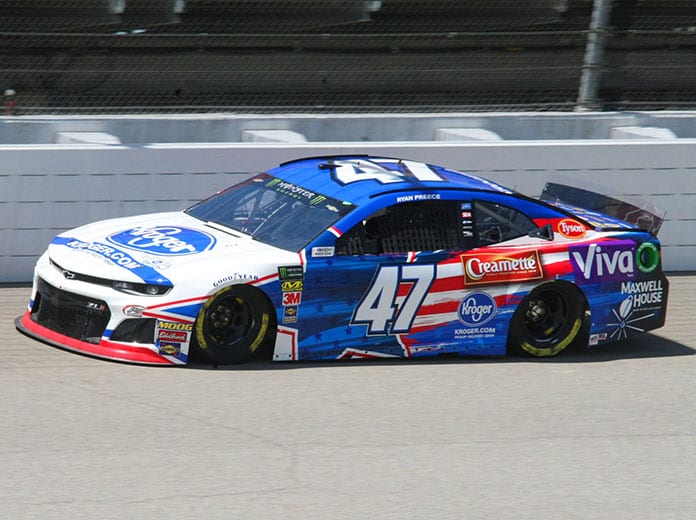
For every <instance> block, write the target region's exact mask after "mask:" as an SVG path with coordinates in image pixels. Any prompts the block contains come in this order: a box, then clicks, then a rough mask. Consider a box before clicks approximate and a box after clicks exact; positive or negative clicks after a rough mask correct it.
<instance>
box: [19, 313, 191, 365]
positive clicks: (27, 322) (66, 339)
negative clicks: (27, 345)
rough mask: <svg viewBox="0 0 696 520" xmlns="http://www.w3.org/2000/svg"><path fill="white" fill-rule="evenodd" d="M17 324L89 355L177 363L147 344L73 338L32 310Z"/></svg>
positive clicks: (24, 330)
mask: <svg viewBox="0 0 696 520" xmlns="http://www.w3.org/2000/svg"><path fill="white" fill-rule="evenodd" d="M15 326H16V327H17V330H19V331H20V332H22V333H23V334H26V335H27V336H30V337H32V338H34V339H38V340H40V341H43V342H45V343H48V344H49V345H53V346H55V347H60V348H62V349H66V350H70V351H72V352H78V353H80V354H85V355H88V356H94V357H98V358H102V359H109V360H112V361H125V362H128V363H138V364H143V365H175V364H177V363H176V362H175V361H174V360H172V359H169V358H168V357H165V356H161V355H159V354H157V353H156V352H154V351H152V350H150V349H149V348H148V347H146V346H142V347H141V346H133V345H124V344H121V343H115V342H112V341H108V340H104V339H101V340H100V341H99V342H98V343H91V342H88V341H82V340H79V339H75V338H71V337H70V336H66V335H65V334H61V333H58V332H55V331H53V330H51V329H49V328H46V327H44V326H42V325H39V324H38V323H36V322H35V321H33V320H32V318H31V312H30V311H27V312H26V313H24V314H23V315H22V316H20V317H18V318H17V319H16V320H15Z"/></svg>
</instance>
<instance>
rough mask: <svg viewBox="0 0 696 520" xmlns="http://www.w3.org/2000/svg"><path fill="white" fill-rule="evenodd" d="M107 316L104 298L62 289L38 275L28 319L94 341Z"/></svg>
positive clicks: (105, 324) (102, 328)
mask: <svg viewBox="0 0 696 520" xmlns="http://www.w3.org/2000/svg"><path fill="white" fill-rule="evenodd" d="M110 318H111V312H110V311H109V307H108V305H107V304H106V302H105V301H103V300H98V299H96V298H88V297H86V296H82V295H79V294H75V293H71V292H68V291H63V290H62V289H58V288H56V287H53V286H52V285H50V284H49V283H47V282H45V281H44V280H42V279H39V283H38V292H37V295H36V298H35V299H34V305H33V307H32V309H31V319H32V320H33V321H34V322H36V323H38V324H39V325H41V326H42V327H46V328H47V329H49V330H52V331H54V332H57V333H58V334H62V335H64V336H68V337H71V338H75V339H79V340H81V341H87V342H89V343H95V344H96V343H99V341H100V339H101V337H102V336H103V334H104V330H105V329H106V326H107V324H108V323H109V319H110Z"/></svg>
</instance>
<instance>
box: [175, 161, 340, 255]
mask: <svg viewBox="0 0 696 520" xmlns="http://www.w3.org/2000/svg"><path fill="white" fill-rule="evenodd" d="M353 208H354V206H353V205H351V204H350V203H347V202H339V201H337V200H334V199H331V198H329V197H326V196H324V195H321V194H319V193H315V192H313V191H310V190H307V189H305V188H302V187H301V186H297V185H296V184H292V183H291V182H287V181H283V180H281V179H278V178H275V177H272V176H270V175H268V174H262V175H258V176H256V177H254V178H252V179H249V180H248V181H245V182H243V183H241V184H238V185H236V186H233V187H231V188H229V189H227V190H225V191H221V192H220V193H217V194H215V195H213V196H212V197H210V198H209V199H206V200H204V201H203V202H199V203H198V204H196V205H194V206H191V207H190V208H189V209H187V210H186V213H188V214H189V215H191V216H192V217H196V218H198V219H200V220H203V221H205V222H214V223H216V224H220V225H223V226H225V227H228V228H230V229H233V230H235V231H239V232H241V233H244V234H247V235H250V236H251V237H252V238H254V239H255V240H258V241H260V242H264V243H266V244H270V245H273V246H275V247H279V248H281V249H287V250H289V251H299V250H301V249H302V248H303V247H304V246H306V245H307V244H308V243H309V242H310V241H311V240H312V239H314V238H315V237H316V236H317V235H319V234H320V233H321V232H322V231H324V230H326V229H327V228H328V227H330V226H331V225H332V224H334V223H335V222H336V221H337V220H338V219H339V218H341V217H342V216H343V215H345V214H346V213H348V212H349V211H351V210H352V209H353Z"/></svg>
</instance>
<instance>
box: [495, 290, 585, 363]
mask: <svg viewBox="0 0 696 520" xmlns="http://www.w3.org/2000/svg"><path fill="white" fill-rule="evenodd" d="M586 308H587V303H586V301H585V298H584V296H583V294H582V292H580V290H579V289H578V288H577V287H575V286H574V285H572V284H570V283H567V282H550V283H545V284H542V285H540V286H538V287H536V288H535V289H534V290H533V291H532V292H530V293H529V294H528V295H527V297H526V298H525V299H524V300H523V301H522V303H521V304H520V306H519V307H518V308H517V310H516V311H515V314H514V315H513V316H512V321H511V323H510V333H509V335H508V350H509V351H511V352H514V353H516V354H521V355H524V356H535V357H549V356H555V355H557V354H560V353H561V352H563V351H564V350H566V349H567V348H568V347H570V346H571V345H573V344H574V343H575V342H576V341H577V340H578V338H579V337H581V336H582V334H581V333H582V331H583V330H584V321H585V310H586Z"/></svg>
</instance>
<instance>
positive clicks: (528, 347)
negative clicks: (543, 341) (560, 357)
mask: <svg viewBox="0 0 696 520" xmlns="http://www.w3.org/2000/svg"><path fill="white" fill-rule="evenodd" d="M581 327H582V320H581V319H580V318H578V319H576V320H575V322H574V323H573V327H572V328H571V329H570V331H569V332H568V335H567V336H566V337H565V338H563V339H562V340H561V341H559V342H558V343H556V344H555V345H554V346H553V347H548V348H544V347H535V346H534V345H532V344H531V343H529V342H528V341H524V342H522V344H521V345H520V348H522V350H524V351H525V352H528V353H529V354H531V355H532V356H537V357H549V356H555V355H556V354H558V353H559V352H561V351H562V350H563V349H565V348H566V347H567V346H568V345H570V344H571V343H572V342H573V340H574V339H575V338H576V337H577V335H578V333H579V332H580V328H581Z"/></svg>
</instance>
